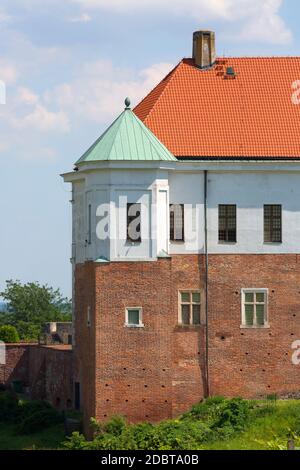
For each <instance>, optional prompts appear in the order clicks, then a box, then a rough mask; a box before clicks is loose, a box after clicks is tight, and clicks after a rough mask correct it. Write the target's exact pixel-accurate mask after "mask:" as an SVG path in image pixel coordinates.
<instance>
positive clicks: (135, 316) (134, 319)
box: [125, 307, 144, 327]
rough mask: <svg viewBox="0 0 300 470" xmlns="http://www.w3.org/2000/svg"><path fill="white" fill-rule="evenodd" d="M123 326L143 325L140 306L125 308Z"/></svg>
mask: <svg viewBox="0 0 300 470" xmlns="http://www.w3.org/2000/svg"><path fill="white" fill-rule="evenodd" d="M125 326H129V327H143V326H144V325H143V319H142V308H141V307H129V308H126V313H125Z"/></svg>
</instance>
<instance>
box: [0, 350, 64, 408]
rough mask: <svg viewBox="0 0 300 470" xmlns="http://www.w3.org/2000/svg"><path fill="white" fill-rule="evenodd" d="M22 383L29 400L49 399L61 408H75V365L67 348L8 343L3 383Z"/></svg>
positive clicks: (0, 373) (1, 372)
mask: <svg viewBox="0 0 300 470" xmlns="http://www.w3.org/2000/svg"><path fill="white" fill-rule="evenodd" d="M14 380H21V381H22V383H23V386H24V387H26V389H27V391H28V393H29V396H30V398H32V399H42V400H48V401H49V402H50V403H52V404H53V406H56V407H57V408H59V409H66V408H68V407H71V406H72V402H73V364H72V350H71V348H70V347H68V346H52V347H51V346H48V347H47V346H39V345H37V344H13V345H10V344H8V345H7V346H6V365H0V383H2V384H4V385H5V386H10V385H11V384H12V382H13V381H14Z"/></svg>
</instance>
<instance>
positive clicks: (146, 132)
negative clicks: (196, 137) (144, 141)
mask: <svg viewBox="0 0 300 470" xmlns="http://www.w3.org/2000/svg"><path fill="white" fill-rule="evenodd" d="M131 112H132V114H133V115H134V118H135V119H136V122H137V123H138V125H139V126H140V128H141V131H142V133H143V134H144V135H145V136H146V137H147V138H148V141H149V143H150V146H151V152H152V148H153V150H154V151H155V154H156V155H158V156H159V151H158V149H157V148H156V147H155V145H154V143H153V142H152V140H154V142H155V143H156V144H157V145H158V146H159V147H163V150H164V153H165V154H166V153H167V152H169V153H170V155H171V156H172V157H174V155H173V154H172V152H170V151H169V150H168V149H167V148H166V146H165V145H164V144H163V143H162V142H160V140H159V139H158V138H157V137H156V135H155V134H154V133H153V132H152V131H151V130H150V129H149V128H148V127H147V126H146V125H145V124H144V123H143V121H141V119H139V117H138V116H137V115H136V114H135V113H134V112H133V111H131ZM149 136H150V137H152V139H150V138H149ZM166 150H167V152H166ZM174 159H175V157H174Z"/></svg>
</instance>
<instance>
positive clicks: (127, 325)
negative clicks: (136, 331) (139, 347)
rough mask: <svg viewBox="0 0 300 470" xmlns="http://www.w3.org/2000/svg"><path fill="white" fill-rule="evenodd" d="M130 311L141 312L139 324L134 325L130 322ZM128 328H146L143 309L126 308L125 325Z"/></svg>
mask: <svg viewBox="0 0 300 470" xmlns="http://www.w3.org/2000/svg"><path fill="white" fill-rule="evenodd" d="M129 310H138V312H139V324H133V323H129V322H128V312H129ZM124 326H125V327H126V328H144V326H145V325H144V323H143V307H126V308H125V323H124Z"/></svg>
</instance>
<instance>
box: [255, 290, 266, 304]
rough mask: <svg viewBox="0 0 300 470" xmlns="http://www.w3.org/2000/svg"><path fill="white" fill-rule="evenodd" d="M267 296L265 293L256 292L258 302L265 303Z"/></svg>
mask: <svg viewBox="0 0 300 470" xmlns="http://www.w3.org/2000/svg"><path fill="white" fill-rule="evenodd" d="M264 301H265V294H264V293H263V292H256V302H264Z"/></svg>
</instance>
